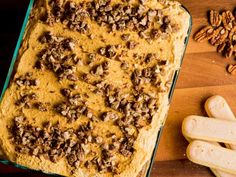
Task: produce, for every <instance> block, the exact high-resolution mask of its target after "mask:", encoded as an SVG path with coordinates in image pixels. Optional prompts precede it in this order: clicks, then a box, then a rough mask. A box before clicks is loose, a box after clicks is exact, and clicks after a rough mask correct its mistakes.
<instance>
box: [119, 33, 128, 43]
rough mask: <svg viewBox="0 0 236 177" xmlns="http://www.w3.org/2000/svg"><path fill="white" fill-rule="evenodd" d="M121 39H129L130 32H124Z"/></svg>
mask: <svg viewBox="0 0 236 177" xmlns="http://www.w3.org/2000/svg"><path fill="white" fill-rule="evenodd" d="M121 39H122V40H123V41H125V42H127V41H129V39H130V34H122V35H121Z"/></svg>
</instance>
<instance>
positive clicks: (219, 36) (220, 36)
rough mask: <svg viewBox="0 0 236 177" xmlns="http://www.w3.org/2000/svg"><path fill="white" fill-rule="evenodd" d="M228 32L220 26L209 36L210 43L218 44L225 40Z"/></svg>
mask: <svg viewBox="0 0 236 177" xmlns="http://www.w3.org/2000/svg"><path fill="white" fill-rule="evenodd" d="M228 34H229V32H228V31H227V30H226V29H225V28H223V27H221V26H220V27H219V28H217V29H216V30H215V35H214V36H213V37H212V38H211V41H210V43H211V44H212V45H214V46H217V45H220V44H222V43H223V42H224V41H225V40H226V38H227V37H228Z"/></svg>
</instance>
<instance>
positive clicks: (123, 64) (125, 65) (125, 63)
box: [120, 62, 129, 70]
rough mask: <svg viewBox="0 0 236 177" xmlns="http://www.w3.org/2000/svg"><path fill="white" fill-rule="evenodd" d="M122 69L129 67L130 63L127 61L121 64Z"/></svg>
mask: <svg viewBox="0 0 236 177" xmlns="http://www.w3.org/2000/svg"><path fill="white" fill-rule="evenodd" d="M120 67H121V69H123V70H127V69H128V68H129V64H128V63H127V62H122V63H121V65H120Z"/></svg>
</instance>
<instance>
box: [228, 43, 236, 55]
mask: <svg viewBox="0 0 236 177" xmlns="http://www.w3.org/2000/svg"><path fill="white" fill-rule="evenodd" d="M235 52H236V45H232V44H231V45H228V46H227V47H226V51H225V57H227V58H230V57H232V55H233V54H234V53H235Z"/></svg>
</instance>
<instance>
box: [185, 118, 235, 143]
mask: <svg viewBox="0 0 236 177" xmlns="http://www.w3.org/2000/svg"><path fill="white" fill-rule="evenodd" d="M182 133H183V135H184V136H185V137H188V138H190V139H201V140H206V141H213V142H222V143H229V144H235V145H236V121H227V120H218V119H211V118H206V117H202V116H194V115H193V116H188V117H186V118H185V119H184V121H183V124H182Z"/></svg>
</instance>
